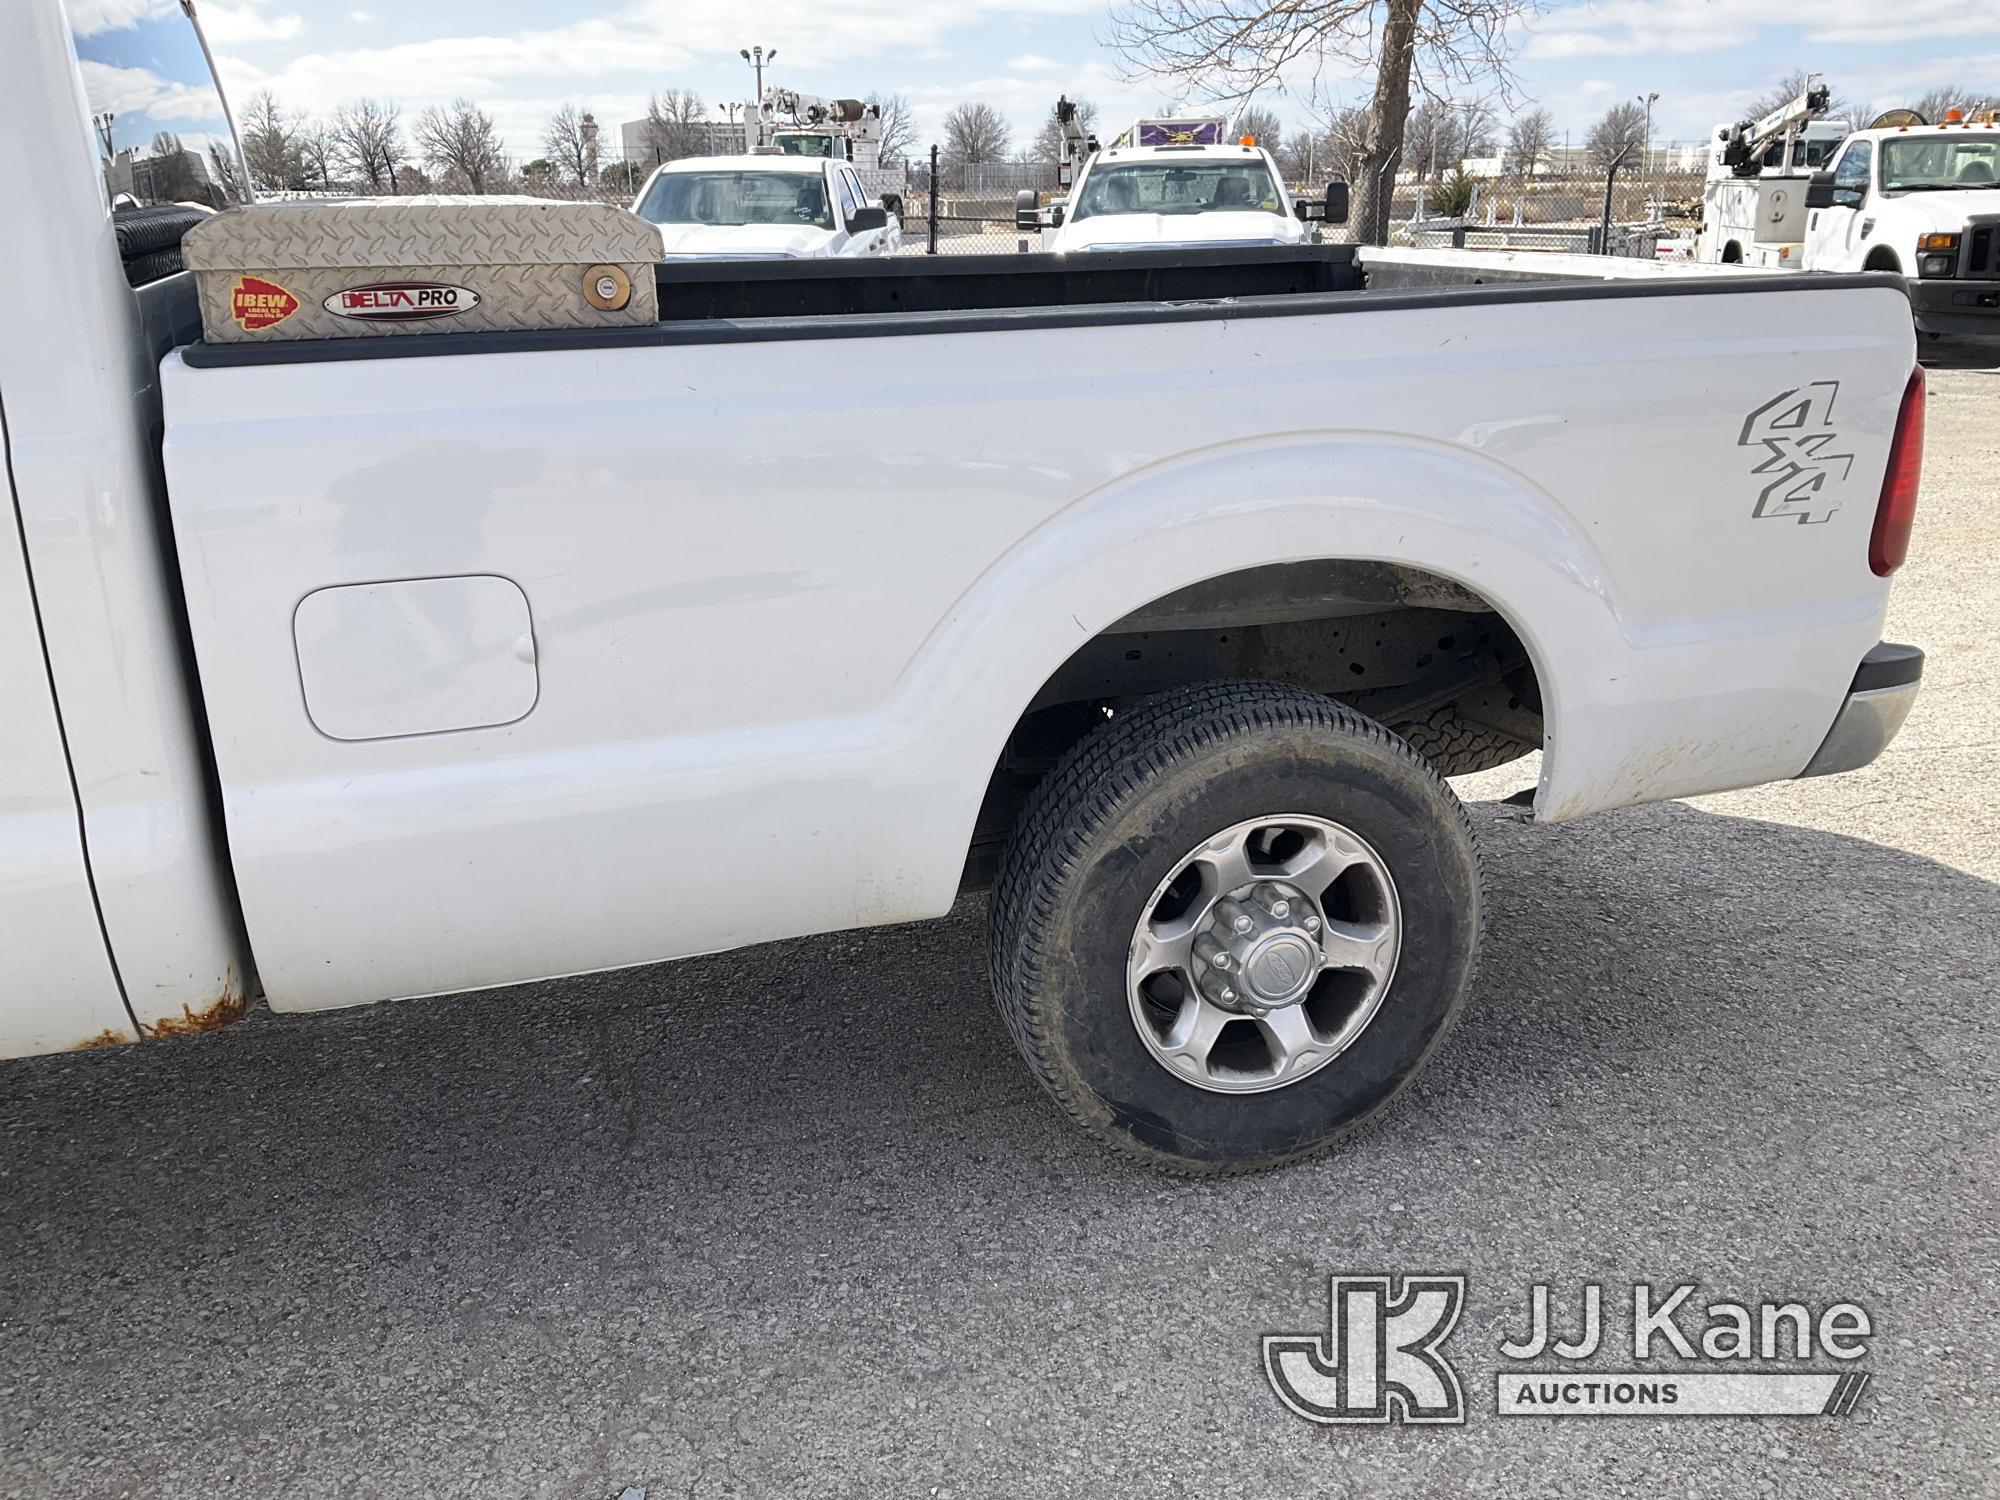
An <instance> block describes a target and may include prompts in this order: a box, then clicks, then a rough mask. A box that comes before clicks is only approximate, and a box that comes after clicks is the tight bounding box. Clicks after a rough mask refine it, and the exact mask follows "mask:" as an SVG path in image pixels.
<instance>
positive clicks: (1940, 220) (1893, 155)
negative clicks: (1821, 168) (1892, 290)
mask: <svg viewBox="0 0 2000 1500" xmlns="http://www.w3.org/2000/svg"><path fill="white" fill-rule="evenodd" d="M1804 261H1805V269H1807V270H1809V271H1897V272H1900V273H1901V274H1902V275H1904V276H1906V277H1908V278H1909V282H1910V305H1911V308H1912V309H1913V310H1914V312H1915V315H1916V322H1917V327H1918V328H1919V329H1921V330H1922V331H1924V332H1925V333H1933V334H1946V333H1949V334H1960V335H1964V334H1971V335H1975V336H1978V335H1986V336H2000V120H1996V119H1995V117H1994V115H1993V113H1991V112H1988V113H1987V114H1985V115H1984V116H1982V117H1981V118H1979V119H1977V120H1970V119H1961V120H1951V119H1947V120H1946V121H1944V122H1943V123H1940V124H1938V125H1934V126H1923V125H1919V124H1915V123H1910V124H1896V125H1888V126H1877V127H1875V128H1872V129H1869V130H1861V131H1856V132H1855V133H1854V134H1853V135H1851V136H1849V137H1848V138H1847V141H1846V142H1845V144H1843V145H1842V146H1841V148H1840V152H1839V154H1838V155H1837V156H1835V157H1834V158H1833V160H1832V162H1831V164H1830V166H1829V168H1828V169H1827V170H1826V171H1825V172H1823V173H1820V174H1819V175H1817V176H1816V177H1814V179H1813V181H1812V182H1811V184H1809V185H1808V187H1807V189H1806V227H1805V251H1804Z"/></svg>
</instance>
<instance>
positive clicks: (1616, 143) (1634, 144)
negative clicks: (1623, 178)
mask: <svg viewBox="0 0 2000 1500" xmlns="http://www.w3.org/2000/svg"><path fill="white" fill-rule="evenodd" d="M1645 139H1646V111H1645V110H1644V109H1642V108H1641V107H1640V106H1639V105H1638V104H1637V103H1635V102H1633V101H1631V100H1627V101H1626V102H1625V103H1623V104H1614V105H1612V106H1611V108H1609V109H1607V110H1606V111H1605V112H1604V114H1603V116H1602V117H1601V118H1600V119H1599V120H1598V122H1597V123H1596V124H1595V125H1593V126H1591V127H1590V134H1589V135H1587V136H1585V137H1584V141H1583V144H1584V148H1585V149H1586V150H1588V151H1589V152H1590V159H1591V160H1592V161H1593V162H1595V163H1596V164H1597V166H1598V169H1599V170H1600V171H1609V170H1610V169H1611V164H1612V163H1613V162H1614V161H1617V160H1618V159H1619V158H1620V157H1621V156H1623V158H1624V159H1625V161H1626V162H1628V163H1629V162H1630V161H1631V160H1632V154H1633V153H1634V152H1636V151H1637V150H1638V149H1639V147H1640V145H1641V144H1642V143H1643V142H1644V141H1645Z"/></svg>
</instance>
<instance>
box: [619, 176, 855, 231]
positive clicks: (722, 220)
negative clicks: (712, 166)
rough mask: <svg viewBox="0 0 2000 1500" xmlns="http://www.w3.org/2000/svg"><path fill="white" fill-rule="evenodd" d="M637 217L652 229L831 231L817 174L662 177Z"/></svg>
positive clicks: (829, 213) (828, 207) (830, 218)
mask: <svg viewBox="0 0 2000 1500" xmlns="http://www.w3.org/2000/svg"><path fill="white" fill-rule="evenodd" d="M639 217H640V218H642V219H648V220H650V221H651V222H653V223H655V224H790V225H794V226H799V227H809V228H813V229H831V228H833V209H832V207H831V205H829V204H828V202H827V199H826V183H825V182H824V181H823V180H822V179H821V177H820V174H819V173H817V172H812V173H806V172H662V173H661V174H660V175H659V176H658V177H655V178H654V179H653V186H652V187H651V189H649V190H648V191H647V193H646V199H645V201H644V202H643V203H641V204H640V205H639Z"/></svg>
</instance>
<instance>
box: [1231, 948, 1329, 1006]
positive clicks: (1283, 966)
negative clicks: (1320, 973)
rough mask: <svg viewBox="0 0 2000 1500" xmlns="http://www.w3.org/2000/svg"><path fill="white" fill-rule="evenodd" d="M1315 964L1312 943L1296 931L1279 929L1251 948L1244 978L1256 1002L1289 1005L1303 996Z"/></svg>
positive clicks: (1244, 966)
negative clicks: (1281, 930)
mask: <svg viewBox="0 0 2000 1500" xmlns="http://www.w3.org/2000/svg"><path fill="white" fill-rule="evenodd" d="M1317 968H1318V964H1317V961H1316V959H1315V956H1314V950H1313V946H1312V944H1311V943H1310V942H1308V941H1307V940H1306V939H1305V938H1304V937H1303V936H1302V935H1300V934H1299V933H1296V932H1278V933H1273V934H1272V935H1271V936H1269V937H1267V938H1265V939H1264V940H1263V941H1262V942H1260V943H1258V944H1257V946H1256V947H1254V948H1252V949H1251V950H1250V953H1249V955H1248V956H1247V957H1246V958H1245V959H1244V960H1243V979H1244V982H1245V984H1246V985H1247V986H1248V987H1249V990H1250V993H1251V995H1252V996H1253V997H1254V998H1255V1000H1256V1003H1257V1004H1258V1005H1261V1006H1264V1007H1266V1008H1271V1007H1275V1006H1280V1005H1290V1004H1292V1003H1293V1002H1294V1001H1297V1000H1300V999H1302V998H1303V997H1304V995H1305V992H1306V990H1307V988H1308V987H1309V986H1310V984H1311V982H1312V977H1313V974H1314V972H1315V971H1316V970H1317Z"/></svg>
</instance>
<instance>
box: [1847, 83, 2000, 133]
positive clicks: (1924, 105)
mask: <svg viewBox="0 0 2000 1500" xmlns="http://www.w3.org/2000/svg"><path fill="white" fill-rule="evenodd" d="M1988 97H1989V96H1988V95H1986V94H1982V93H1979V92H1976V91H1975V90H1973V89H1969V88H1966V87H1965V86H1964V85H1963V84H1956V83H1947V84H1944V85H1942V86H1940V87H1938V88H1934V89H1932V90H1930V91H1929V92H1928V93H1926V94H1925V95H1924V96H1923V97H1922V98H1920V99H1918V100H1917V102H1916V103H1915V104H1912V105H1911V106H1910V108H1911V109H1914V110H1915V111H1916V112H1917V113H1918V114H1920V115H1922V116H1923V117H1924V118H1925V119H1926V120H1929V121H1930V122H1931V124H1933V125H1935V124H1937V123H1938V122H1939V121H1940V120H1942V119H1943V118H1944V117H1945V116H1946V115H1947V114H1949V113H1950V112H1951V111H1952V110H1954V109H1956V110H1962V111H1964V113H1965V115H1966V117H1967V118H1968V119H1969V118H1971V116H1972V114H1973V112H1974V111H1975V110H1978V109H1983V108H1984V107H1985V105H1986V101H1987V99H1988ZM1855 123H1856V124H1857V125H1865V124H1867V123H1868V122H1867V121H1865V120H1857V121H1855Z"/></svg>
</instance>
